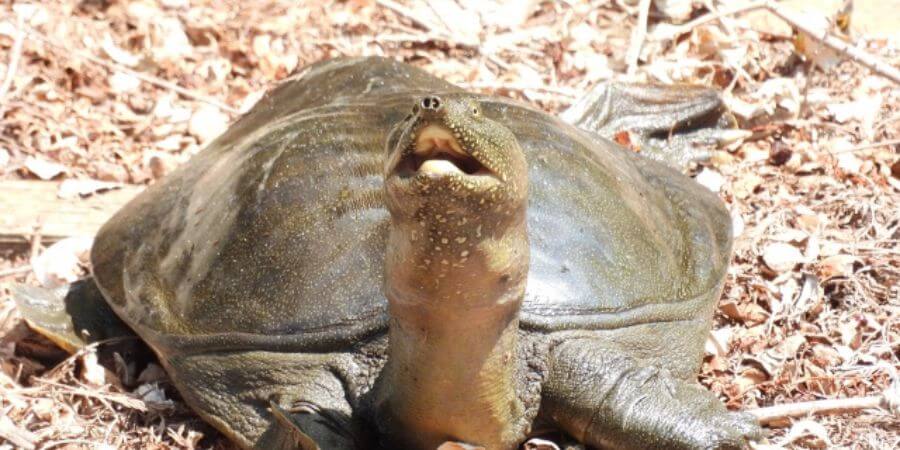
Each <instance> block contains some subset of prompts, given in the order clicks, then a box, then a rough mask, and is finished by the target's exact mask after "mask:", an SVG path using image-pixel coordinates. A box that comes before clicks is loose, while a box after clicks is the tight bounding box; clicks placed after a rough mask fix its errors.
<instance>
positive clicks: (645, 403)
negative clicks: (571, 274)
mask: <svg viewBox="0 0 900 450" xmlns="http://www.w3.org/2000/svg"><path fill="white" fill-rule="evenodd" d="M599 348H600V347H599V346H597V345H595V343H593V342H590V341H580V342H579V341H568V342H564V343H562V344H560V345H559V346H558V347H557V348H556V349H554V351H553V352H552V356H551V358H552V359H551V361H552V365H551V366H552V370H551V373H550V376H549V379H548V381H547V383H546V384H545V385H544V389H543V403H542V408H543V412H544V414H547V415H548V416H549V419H550V420H551V421H553V422H555V423H556V424H557V425H558V426H559V427H560V428H561V429H563V430H564V431H566V432H568V433H569V434H571V435H572V436H574V437H575V438H576V439H578V440H580V441H581V442H584V443H585V444H587V445H591V446H595V447H599V448H612V449H639V448H666V449H686V450H687V449H690V450H701V449H743V448H748V447H749V442H750V441H753V440H757V439H760V438H761V437H762V436H763V435H762V429H761V428H760V426H759V425H758V424H757V422H756V420H755V418H754V417H753V416H751V415H749V414H743V413H734V412H729V411H728V410H727V409H726V408H725V405H724V404H722V402H720V401H719V399H717V398H716V396H715V395H713V394H712V393H711V392H709V391H707V390H705V389H702V388H701V387H700V386H699V385H697V384H696V383H695V382H692V381H691V382H688V381H685V380H680V379H676V378H673V377H672V376H671V375H669V374H668V372H667V371H666V370H663V369H658V368H655V367H653V366H644V365H641V364H639V363H637V362H636V361H634V360H633V359H631V358H628V357H625V356H622V355H614V354H610V353H609V352H607V351H604V350H598V349H599Z"/></svg>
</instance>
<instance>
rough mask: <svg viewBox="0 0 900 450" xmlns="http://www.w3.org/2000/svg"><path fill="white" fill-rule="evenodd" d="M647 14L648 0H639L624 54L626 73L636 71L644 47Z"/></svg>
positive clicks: (632, 73)
mask: <svg viewBox="0 0 900 450" xmlns="http://www.w3.org/2000/svg"><path fill="white" fill-rule="evenodd" d="M649 15H650V0H641V3H640V4H639V5H638V21H637V23H636V24H635V25H634V28H633V29H632V30H631V45H630V46H629V47H628V53H626V54H625V61H627V62H628V72H627V73H628V75H634V73H635V72H636V71H637V63H638V59H640V57H641V50H642V49H643V48H644V40H645V39H647V17H648V16H649Z"/></svg>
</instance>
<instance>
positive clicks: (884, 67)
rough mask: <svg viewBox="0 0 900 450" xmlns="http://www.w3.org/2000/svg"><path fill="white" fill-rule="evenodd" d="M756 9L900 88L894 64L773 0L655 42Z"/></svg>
mask: <svg viewBox="0 0 900 450" xmlns="http://www.w3.org/2000/svg"><path fill="white" fill-rule="evenodd" d="M756 9H765V10H768V11H769V12H771V13H772V14H774V15H776V16H778V18H780V19H781V20H783V21H785V22H787V23H788V24H789V25H790V26H792V27H793V28H794V29H796V30H799V31H800V32H802V33H805V34H806V35H807V36H809V37H810V38H811V39H814V40H816V41H819V42H821V43H822V44H823V45H825V46H826V47H828V48H830V49H832V50H834V51H836V52H838V53H840V54H843V55H846V56H847V57H848V58H850V59H852V60H853V61H856V62H858V63H860V64H862V65H863V66H865V67H866V68H868V69H869V70H871V71H872V72H875V73H876V74H878V75H881V76H883V77H885V78H887V79H889V80H891V81H893V82H894V83H897V84H900V70H898V69H897V68H896V67H893V66H891V65H890V64H887V63H885V62H884V61H881V60H880V59H878V58H876V57H874V56H872V55H870V54H869V53H866V52H865V51H864V50H861V49H859V48H856V47H853V46H851V45H850V44H848V43H847V42H845V41H843V40H841V39H838V38H837V37H835V36H832V35H831V34H829V33H828V30H826V29H814V28H812V27H809V26H808V25H806V24H805V23H804V22H803V21H801V20H799V19H797V18H795V17H793V15H792V14H791V13H789V12H787V11H786V10H785V9H784V8H783V7H781V6H778V5H777V4H776V3H774V2H772V1H771V0H765V1H760V2H756V3H748V4H746V5H742V6H737V7H734V8H730V9H723V10H721V11H719V12H717V13H715V14H706V15H704V16H701V17H698V18H697V19H694V20H692V21H690V22H688V23H686V24H684V25H682V26H680V27H675V28H672V29H671V30H670V31H669V32H668V33H666V35H665V36H656V37H655V39H656V40H665V39H672V38H674V37H675V36H678V35H680V34H684V33H687V32H690V31H691V30H693V29H694V28H696V27H699V26H701V25H704V24H706V23H709V22H711V21H713V20H718V19H721V18H722V17H726V16H732V15H735V14H740V13H743V12H748V11H753V10H756ZM633 44H634V43H632V45H633Z"/></svg>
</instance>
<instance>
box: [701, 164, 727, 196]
mask: <svg viewBox="0 0 900 450" xmlns="http://www.w3.org/2000/svg"><path fill="white" fill-rule="evenodd" d="M694 181H696V182H698V183H700V185H702V186H703V187H705V188H707V189H709V190H711V191H713V192H719V191H720V190H721V189H722V185H723V184H725V178H724V177H722V175H721V174H720V173H719V172H716V171H715V170H711V169H707V168H705V167H704V168H703V170H701V171H700V173H698V174H697V176H696V177H694Z"/></svg>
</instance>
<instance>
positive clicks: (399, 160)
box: [387, 120, 502, 189]
mask: <svg viewBox="0 0 900 450" xmlns="http://www.w3.org/2000/svg"><path fill="white" fill-rule="evenodd" d="M410 128H411V129H412V130H411V133H410V134H409V137H408V138H407V140H408V141H409V142H408V144H407V145H406V146H405V147H404V148H403V149H402V150H401V151H399V152H395V154H394V155H393V158H392V159H391V161H389V163H388V169H387V181H388V183H392V184H396V185H398V187H401V186H404V185H410V184H418V185H439V184H452V183H454V182H455V183H456V184H459V185H462V186H466V187H469V188H470V189H479V188H480V189H489V188H491V187H492V186H494V187H496V186H498V185H499V184H500V183H501V182H502V181H501V179H500V177H499V176H498V175H497V173H496V171H495V170H493V169H491V168H490V167H489V166H488V165H487V164H485V162H482V161H481V160H479V159H478V157H477V156H476V155H477V152H475V151H474V150H473V149H471V148H467V146H466V145H464V144H463V143H461V142H460V139H459V137H458V135H457V134H456V133H454V132H453V131H451V130H450V129H449V128H448V127H447V126H446V125H444V124H442V123H440V122H435V121H429V120H419V121H418V123H415V124H413V125H412V126H411V127H410Z"/></svg>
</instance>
